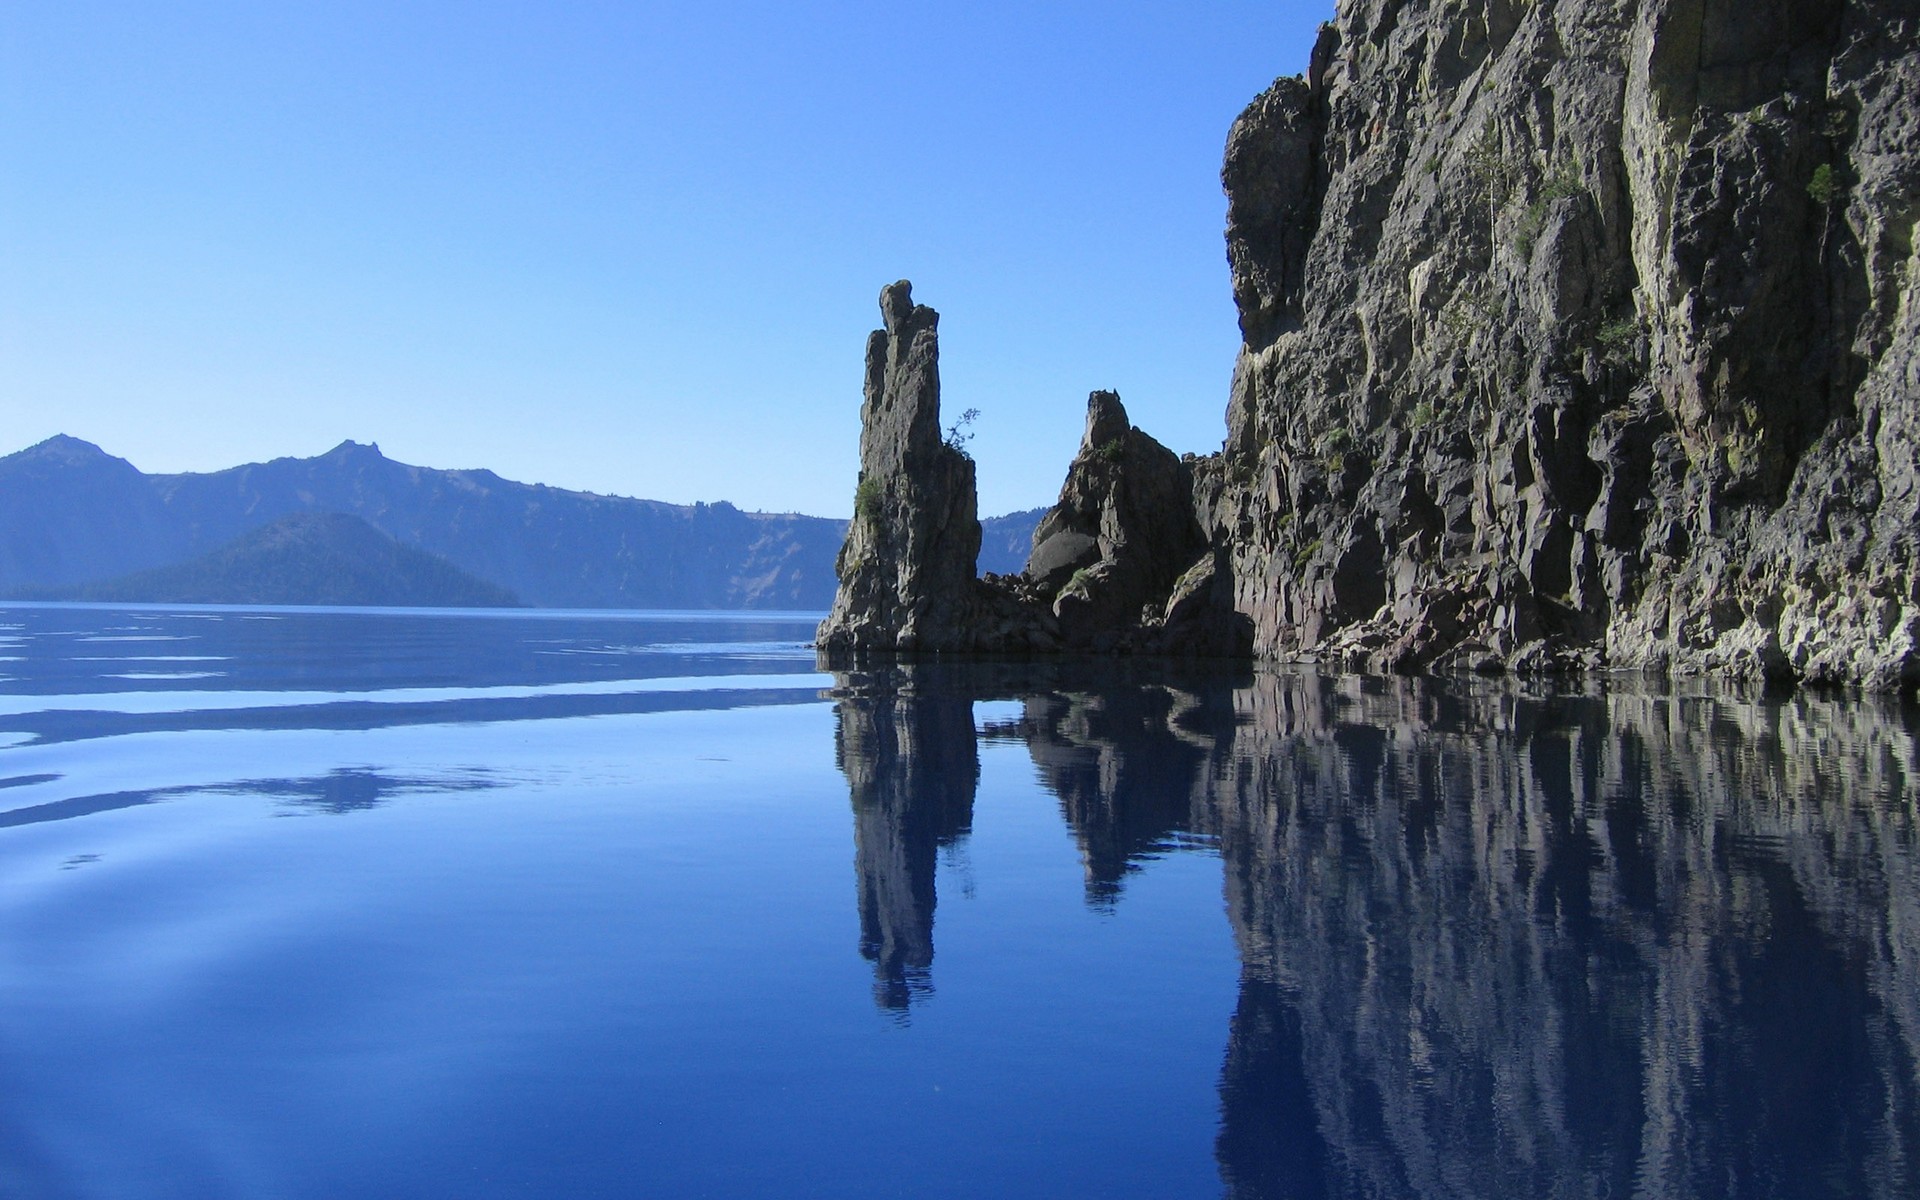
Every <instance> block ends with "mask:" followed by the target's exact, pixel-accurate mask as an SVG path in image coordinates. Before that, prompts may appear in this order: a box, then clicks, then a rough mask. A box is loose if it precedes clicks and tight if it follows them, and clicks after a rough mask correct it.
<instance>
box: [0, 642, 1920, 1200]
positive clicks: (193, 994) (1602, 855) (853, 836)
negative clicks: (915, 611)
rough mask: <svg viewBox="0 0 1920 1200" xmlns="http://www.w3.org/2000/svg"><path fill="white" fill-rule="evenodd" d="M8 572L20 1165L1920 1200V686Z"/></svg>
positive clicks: (492, 1188)
mask: <svg viewBox="0 0 1920 1200" xmlns="http://www.w3.org/2000/svg"><path fill="white" fill-rule="evenodd" d="M813 621H814V617H813V616H811V615H799V614H794V615H780V614H772V615H754V616H744V615H740V614H733V615H728V616H715V615H712V614H605V613H591V614H554V613H537V612H506V613H501V612H489V613H484V614H482V613H433V612H417V611H414V612H399V611H334V612H329V611H319V610H239V609H202V610H165V611H161V610H132V609H106V608H92V607H79V606H20V605H13V606H0V1196H5V1197H34V1198H37V1197H69V1196H71V1197H226V1196H234V1197H361V1196H365V1197H389V1196H459V1197H491V1196H523V1195H526V1196H535V1195H537V1196H646V1197H653V1196H715V1197H748V1196H755V1197H759V1196H829V1197H866V1196H912V1197H941V1196H967V1197H981V1196H1004V1197H1029V1196H1031V1197H1042V1196H1044V1197H1077V1196H1088V1197H1124V1196H1141V1197H1187V1196H1194V1197H1212V1196H1220V1195H1223V1194H1224V1195H1231V1196H1237V1197H1254V1198H1260V1200H1267V1198H1277V1197H1316V1196H1368V1197H1400V1196H1423V1197H1424V1196H1434V1197H1442V1196H1444V1197H1478V1196H1491V1197H1504V1196H1515V1197H1521V1196H1565V1197H1593V1198H1595V1200H1599V1198H1602V1197H1625V1196H1633V1195H1644V1196H1710V1197H1717V1196H1727V1197H1734V1196H1739V1197H1746V1196H1814V1195H1866V1196H1889V1197H1899V1196H1915V1195H1920V1183H1916V1180H1920V1072H1917V1070H1916V1063H1917V1062H1920V799H1917V798H1916V794H1917V793H1920V785H1917V784H1916V776H1917V775H1920V719H1916V715H1915V713H1914V711H1913V710H1912V709H1911V708H1910V707H1903V706H1901V705H1898V704H1893V703H1885V702H1872V701H1863V700H1857V699H1856V700H1845V699H1823V698H1818V697H1808V696H1789V697H1765V696H1759V695H1753V694H1746V693H1740V692H1736V691H1729V690H1724V689H1713V688H1707V687H1704V686H1702V687H1695V688H1693V689H1689V690H1681V691H1670V690H1647V689H1644V688H1635V687H1632V686H1629V685H1625V684H1622V685H1620V686H1617V687H1612V688H1607V689H1602V688H1599V687H1597V686H1582V687H1581V688H1579V689H1576V690H1564V689H1562V690H1555V689H1552V688H1548V687H1544V686H1528V685H1512V684H1504V683H1494V682H1486V681H1452V682H1418V681H1409V680H1380V679H1359V678H1328V677H1317V676H1312V675H1300V674H1287V673H1277V672H1258V673H1256V672H1254V671H1251V670H1248V669H1238V670H1235V669H1230V668H1223V669H1215V670H1203V669H1196V668H1192V667H1187V668H1173V667H1165V666H1163V667H1159V668H1156V667H1153V666H1150V665H1144V664H1136V665H1133V666H1131V667H1127V668H1111V667H1110V668H1105V669H1096V668H1093V667H1065V666H1036V667H1025V668H1022V667H1016V666H980V667H919V668H906V667H893V668H886V669H875V670H870V671H862V672H840V673H833V672H826V671H821V670H818V669H817V668H816V664H815V661H814V657H813V654H812V652H811V650H809V649H807V647H806V642H807V640H808V638H809V637H810V635H811V631H812V625H813Z"/></svg>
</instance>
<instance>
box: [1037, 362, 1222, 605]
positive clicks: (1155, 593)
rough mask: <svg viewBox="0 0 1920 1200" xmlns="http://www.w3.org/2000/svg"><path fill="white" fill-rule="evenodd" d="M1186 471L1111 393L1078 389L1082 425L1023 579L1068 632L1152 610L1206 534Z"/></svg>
mask: <svg viewBox="0 0 1920 1200" xmlns="http://www.w3.org/2000/svg"><path fill="white" fill-rule="evenodd" d="M1190 495H1192V472H1190V470H1188V468H1187V465H1183V463H1181V461H1179V457H1177V455H1175V453H1173V451H1171V449H1167V447H1165V445H1162V444H1160V442H1154V440H1152V438H1148V436H1146V434H1144V432H1140V430H1137V428H1133V424H1131V422H1129V420H1127V409H1125V407H1123V405H1121V403H1119V396H1116V394H1112V392H1094V394H1092V396H1089V397H1087V432H1085V436H1083V438H1081V447H1079V453H1077V455H1075V457H1073V463H1071V465H1069V467H1068V478H1066V484H1062V488H1060V503H1056V505H1054V509H1052V511H1050V513H1048V515H1046V516H1043V518H1041V524H1039V526H1037V528H1035V530H1033V557H1029V559H1027V578H1031V580H1033V584H1035V586H1037V588H1039V589H1041V591H1043V593H1044V595H1048V597H1052V611H1054V616H1058V618H1060V620H1062V628H1064V630H1066V634H1068V639H1069V641H1085V639H1089V637H1092V636H1094V634H1098V632H1104V630H1119V628H1125V626H1133V624H1140V622H1142V611H1144V620H1146V622H1152V620H1154V618H1156V616H1158V612H1156V609H1158V605H1160V603H1162V601H1165V597H1167V593H1169V591H1171V588H1173V582H1175V580H1177V578H1179V576H1181V572H1183V570H1185V568H1187V566H1188V564H1190V563H1192V561H1194V559H1196V557H1200V555H1202V553H1204V549H1206V540H1204V536H1202V532H1200V524H1198V522H1196V520H1194V515H1192V501H1190Z"/></svg>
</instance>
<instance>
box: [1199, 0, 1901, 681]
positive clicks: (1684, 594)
mask: <svg viewBox="0 0 1920 1200" xmlns="http://www.w3.org/2000/svg"><path fill="white" fill-rule="evenodd" d="M1223 180H1224V183H1225V186H1226V189H1227V194H1228V198H1229V217H1228V247H1229V260H1230V263H1231V266H1232V271H1233V290H1234V297H1235V300H1236V302H1237V304H1238V307H1239V310H1240V323H1241V330H1242V333H1243V335H1244V339H1245V344H1244V347H1243V349H1242V351H1241V353H1240V357H1239V361H1238V364H1237V366H1236V370H1235V378H1234V384H1233V395H1232V399H1231V405H1230V408H1229V412H1228V435H1227V441H1226V446H1225V449H1224V452H1223V455H1222V459H1221V462H1220V464H1219V469H1220V474H1221V477H1222V481H1221V484H1220V486H1219V487H1218V489H1217V490H1216V491H1214V492H1212V493H1210V494H1208V495H1206V496H1204V497H1203V519H1204V522H1205V524H1206V526H1207V528H1208V530H1209V532H1210V533H1211V534H1212V535H1213V537H1214V538H1215V540H1216V541H1217V542H1218V543H1219V544H1221V545H1222V546H1225V547H1229V548H1230V552H1231V556H1232V566H1233V576H1234V585H1235V591H1236V601H1237V605H1238V607H1239V608H1240V610H1241V611H1243V612H1245V613H1247V614H1249V615H1250V616H1251V617H1252V619H1253V622H1254V625H1255V629H1256V642H1257V648H1258V650H1259V652H1261V653H1262V654H1265V655H1270V656H1279V657H1318V658H1331V659H1336V660H1340V661H1346V662H1353V663H1357V664H1360V665H1366V666H1370V667H1374V668H1397V669H1409V668H1422V667H1428V666H1435V665H1441V666H1444V665H1459V666H1506V667H1520V668H1527V667H1535V666H1548V665H1554V664H1563V665H1581V664H1585V665H1595V664H1601V663H1606V664H1612V665H1624V666H1638V667H1650V668H1669V669H1673V670H1677V671H1696V670H1719V671H1725V672H1730V673H1733V674H1738V675H1766V676H1775V677H1792V678H1800V679H1807V680H1827V681H1848V682H1860V683H1865V684H1868V685H1870V686H1876V687H1889V686H1898V685H1901V684H1903V683H1904V684H1909V685H1910V684H1912V683H1913V682H1914V681H1915V680H1916V679H1920V575H1917V573H1916V550H1920V295H1916V294H1915V291H1914V289H1915V288H1916V286H1920V282H1916V281H1920V263H1916V260H1915V251H1914V248H1913V237H1912V234H1913V229H1914V224H1915V221H1916V218H1917V217H1920V14H1916V12H1915V10H1914V7H1913V5H1912V3H1911V2H1910V0H1899V2H1895V0H1756V2H1755V3H1751V4H1744V5H1739V6H1734V7H1729V6H1725V5H1716V4H1710V3H1707V2H1706V0H1648V2H1645V3H1640V4H1636V5H1621V4H1618V3H1615V2H1614V0H1561V2H1559V3H1553V4H1532V5H1517V4H1512V3H1509V2H1507V0H1350V2H1344V3H1342V4H1341V5H1340V8H1339V12H1338V15H1337V17H1336V20H1335V21H1334V22H1333V23H1332V24H1330V25H1328V26H1326V27H1324V29H1323V31H1322V34H1321V37H1320V41H1319V44H1318V45H1317V47H1316V48H1315V50H1314V53H1313V56H1312V60H1311V62H1310V64H1309V68H1308V71H1307V73H1306V75H1305V77H1304V78H1299V79H1282V80H1280V81H1278V82H1276V83H1275V84H1274V86H1273V88H1272V89H1270V90H1269V91H1268V92H1267V93H1266V94H1264V95H1263V96H1261V97H1260V98H1259V99H1257V100H1256V101H1255V102H1254V103H1253V104H1252V106H1251V107H1249V108H1248V109H1247V111H1246V112H1245V114H1243V115H1242V116H1241V118H1240V119H1239V121H1238V122H1236V123H1235V125H1234V127H1233V130H1232V132H1231V134H1230V136H1229V139H1228V145H1227V155H1226V164H1225V168H1224V172H1223Z"/></svg>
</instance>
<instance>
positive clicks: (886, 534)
mask: <svg viewBox="0 0 1920 1200" xmlns="http://www.w3.org/2000/svg"><path fill="white" fill-rule="evenodd" d="M880 312H881V315H882V317H883V318H884V320H885V324H884V326H883V327H882V328H880V329H876V330H874V331H873V334H872V335H871V336H870V337H869V338H868V339H867V374H866V388H865V394H864V395H865V398H864V401H863V402H862V404H861V408H860V481H859V484H858V485H857V486H856V488H855V489H854V506H853V507H854V512H853V522H852V524H851V525H849V526H848V528H847V540H846V544H845V545H844V546H842V547H841V549H840V556H839V558H838V559H837V560H836V561H835V563H834V570H835V572H836V573H837V574H838V576H839V579H840V588H839V591H838V593H837V594H836V595H835V597H834V601H833V611H832V612H831V613H829V614H828V616H827V619H826V621H825V622H824V623H823V624H822V625H821V626H820V633H819V644H820V646H821V648H822V649H825V650H829V651H840V650H856V649H858V650H903V651H943V650H945V651H951V650H969V649H972V648H974V643H975V641H976V640H977V638H976V631H975V625H976V621H975V613H976V607H977V606H976V603H975V599H976V597H975V592H976V579H975V575H974V568H975V562H976V560H977V559H978V558H979V554H980V520H979V517H978V515H977V510H976V500H975V492H974V479H973V459H971V458H969V457H968V456H967V454H966V452H965V451H963V450H961V449H960V448H959V447H957V446H950V445H948V444H947V443H946V441H945V440H944V439H943V438H942V436H941V429H940V337H939V325H940V314H939V313H937V312H935V311H934V310H933V309H931V308H928V307H927V306H926V305H924V304H915V303H914V302H913V285H912V284H910V283H908V282H907V281H906V280H901V281H900V282H898V283H894V284H890V285H888V286H887V287H886V288H884V289H883V290H882V291H881V293H880Z"/></svg>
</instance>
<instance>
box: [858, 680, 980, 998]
mask: <svg viewBox="0 0 1920 1200" xmlns="http://www.w3.org/2000/svg"><path fill="white" fill-rule="evenodd" d="M837 682H838V686H837V687H836V688H835V690H834V695H835V696H836V698H837V700H838V705H837V709H838V712H837V715H838V725H837V728H836V730H835V734H834V756H835V759H836V761H837V762H838V764H839V767H840V770H841V771H842V772H843V773H844V774H845V775H846V777H847V788H848V792H849V793H850V799H851V800H852V803H853V846H854V850H853V857H854V873H855V877H856V879H857V882H858V892H859V902H860V953H861V955H862V956H864V957H865V958H866V959H867V960H868V961H869V962H871V963H873V975H874V984H873V994H874V1000H875V1002H876V1003H878V1004H879V1005H880V1006H881V1007H883V1008H886V1009H889V1010H892V1011H895V1012H900V1013H904V1012H905V1011H906V1010H907V1007H908V1005H909V1003H910V1002H911V1001H912V1000H913V998H914V997H915V996H917V995H921V994H924V993H925V992H927V991H929V990H930V989H931V987H932V982H931V978H930V975H929V969H930V968H931V967H932V966H933V908H934V900H935V896H934V869H935V867H936V865H937V863H938V860H939V854H940V850H941V848H942V847H945V846H948V845H951V844H953V843H954V842H956V841H957V840H959V839H961V838H963V837H965V836H966V834H967V830H968V828H969V827H970V826H971V825H972V822H973V795H974V789H975V788H976V787H977V786H978V784H979V780H980V752H979V745H978V742H977V740H976V739H975V737H974V728H973V701H972V699H971V697H970V696H969V695H968V694H967V693H966V692H965V691H964V690H960V689H956V688H952V687H949V686H945V685H946V683H947V680H946V679H945V678H944V677H943V675H942V669H941V668H939V667H935V666H910V667H909V666H903V667H898V668H883V669H878V670H875V671H871V672H863V673H858V674H853V673H843V674H841V675H840V676H839V678H838V681H837Z"/></svg>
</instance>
